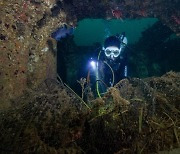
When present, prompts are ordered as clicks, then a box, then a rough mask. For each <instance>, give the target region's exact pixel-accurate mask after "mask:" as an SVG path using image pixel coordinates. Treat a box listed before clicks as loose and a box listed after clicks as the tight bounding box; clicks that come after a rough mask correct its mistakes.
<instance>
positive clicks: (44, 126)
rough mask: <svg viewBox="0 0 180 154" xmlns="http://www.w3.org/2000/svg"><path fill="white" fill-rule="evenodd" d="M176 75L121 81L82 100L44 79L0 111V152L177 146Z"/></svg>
mask: <svg viewBox="0 0 180 154" xmlns="http://www.w3.org/2000/svg"><path fill="white" fill-rule="evenodd" d="M179 86H180V74H178V73H173V72H169V73H167V74H165V75H164V76H162V77H158V78H148V79H144V80H142V79H138V78H132V79H129V80H128V79H124V80H121V81H120V82H119V83H118V84H117V85H115V87H113V88H110V89H109V91H108V92H107V93H106V94H105V95H104V97H102V99H100V98H99V99H95V100H93V101H91V102H89V105H90V108H91V110H89V109H88V108H87V107H86V106H85V105H84V104H83V103H82V100H81V99H80V98H79V97H77V96H76V95H75V94H74V93H73V92H72V90H71V89H69V88H68V87H67V86H66V85H64V84H63V83H62V82H57V81H55V80H52V79H47V80H45V82H43V83H42V84H41V85H40V86H39V87H38V88H37V89H35V90H33V91H29V92H27V93H26V95H24V96H23V97H21V98H19V99H17V100H16V101H15V102H14V103H13V104H14V106H12V108H11V109H9V110H8V111H7V110H5V111H3V110H1V112H0V124H1V128H0V132H1V133H0V150H1V151H2V152H14V153H92V152H93V153H98V154H99V153H103V154H104V153H156V152H158V151H169V150H172V149H175V148H178V147H180V129H179V126H180V116H179V115H180V106H179V102H180V89H179Z"/></svg>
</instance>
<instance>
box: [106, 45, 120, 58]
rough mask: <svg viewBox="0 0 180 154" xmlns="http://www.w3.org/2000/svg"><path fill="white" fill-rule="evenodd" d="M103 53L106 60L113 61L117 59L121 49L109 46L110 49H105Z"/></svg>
mask: <svg viewBox="0 0 180 154" xmlns="http://www.w3.org/2000/svg"><path fill="white" fill-rule="evenodd" d="M104 53H105V55H106V57H107V58H110V59H112V60H114V59H115V58H117V57H118V56H119V55H120V53H121V48H120V49H119V48H118V47H115V46H110V47H107V48H105V49H104Z"/></svg>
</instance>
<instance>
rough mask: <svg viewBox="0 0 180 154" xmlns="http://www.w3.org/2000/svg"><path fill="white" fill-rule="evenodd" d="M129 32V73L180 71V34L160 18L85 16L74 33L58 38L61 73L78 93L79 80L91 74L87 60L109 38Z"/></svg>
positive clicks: (156, 74)
mask: <svg viewBox="0 0 180 154" xmlns="http://www.w3.org/2000/svg"><path fill="white" fill-rule="evenodd" d="M122 32H125V33H126V37H127V39H128V45H127V52H128V65H129V66H128V76H130V77H139V78H146V77H150V76H161V75H163V74H164V73H166V72H168V71H171V70H172V71H180V61H179V57H180V53H179V51H180V38H179V37H177V36H176V35H175V34H174V33H173V32H172V31H171V30H170V29H169V28H168V27H167V26H165V25H163V24H162V23H161V22H160V21H159V20H158V19H157V18H142V19H133V20H132V19H131V20H128V19H127V20H124V21H122V20H103V19H84V20H82V21H79V22H78V26H77V28H76V29H75V31H74V35H72V36H68V37H66V38H63V39H61V40H60V41H58V45H57V73H58V74H59V76H60V77H61V78H62V80H63V81H64V82H65V83H67V84H68V85H69V86H70V87H71V88H72V89H73V90H75V91H76V92H77V93H79V94H80V93H81V92H80V89H81V88H80V84H79V83H78V82H77V80H80V78H81V77H83V78H87V75H88V74H87V72H88V70H87V62H88V60H89V59H90V58H91V57H93V56H94V55H97V54H96V52H99V50H100V49H101V48H102V46H103V43H104V40H105V38H107V37H108V36H111V35H116V34H121V33H122Z"/></svg>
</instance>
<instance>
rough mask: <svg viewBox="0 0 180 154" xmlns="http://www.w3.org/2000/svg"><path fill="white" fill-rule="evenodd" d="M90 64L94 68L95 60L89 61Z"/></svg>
mask: <svg viewBox="0 0 180 154" xmlns="http://www.w3.org/2000/svg"><path fill="white" fill-rule="evenodd" d="M90 65H91V67H92V68H93V69H96V62H95V61H93V60H92V61H91V62H90Z"/></svg>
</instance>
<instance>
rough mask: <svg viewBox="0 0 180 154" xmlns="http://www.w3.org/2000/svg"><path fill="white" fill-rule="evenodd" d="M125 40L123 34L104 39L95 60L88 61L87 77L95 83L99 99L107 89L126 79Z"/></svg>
mask: <svg viewBox="0 0 180 154" xmlns="http://www.w3.org/2000/svg"><path fill="white" fill-rule="evenodd" d="M126 46H127V38H126V37H125V33H122V34H121V35H115V36H109V37H107V38H106V39H105V41H104V45H103V47H101V48H102V49H101V50H100V51H99V54H98V56H97V58H96V59H92V58H91V61H90V69H89V72H88V76H91V78H93V77H94V79H93V80H95V81H96V82H95V83H96V84H95V85H96V86H94V87H93V89H96V93H97V95H98V96H99V97H101V95H103V93H104V92H106V90H107V88H108V87H112V86H114V84H116V83H117V82H119V81H120V80H121V79H123V78H126V77H127V73H128V72H127V69H128V67H127V52H126V51H125V49H126Z"/></svg>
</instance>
